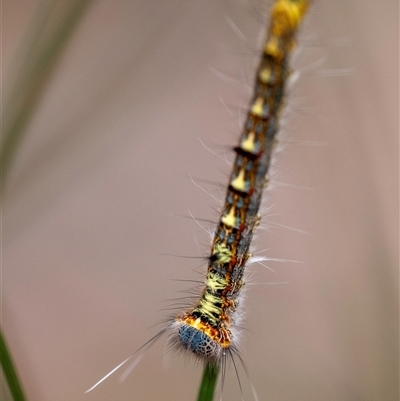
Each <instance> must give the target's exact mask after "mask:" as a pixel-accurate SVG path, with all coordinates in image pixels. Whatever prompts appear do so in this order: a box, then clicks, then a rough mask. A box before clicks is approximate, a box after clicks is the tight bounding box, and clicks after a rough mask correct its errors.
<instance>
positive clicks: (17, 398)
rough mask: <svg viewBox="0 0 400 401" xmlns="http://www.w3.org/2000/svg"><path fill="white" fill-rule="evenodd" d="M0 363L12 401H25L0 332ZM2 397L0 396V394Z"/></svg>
mask: <svg viewBox="0 0 400 401" xmlns="http://www.w3.org/2000/svg"><path fill="white" fill-rule="evenodd" d="M0 362H1V367H2V369H3V375H4V377H5V379H6V381H7V384H8V387H9V390H10V393H11V395H12V397H13V400H14V401H25V400H26V398H25V396H24V392H23V391H22V386H21V384H20V382H19V380H18V376H17V372H16V371H15V369H14V366H13V363H12V360H11V356H10V354H9V352H8V349H7V345H6V343H5V341H4V337H3V333H2V332H1V331H0ZM0 396H2V394H0Z"/></svg>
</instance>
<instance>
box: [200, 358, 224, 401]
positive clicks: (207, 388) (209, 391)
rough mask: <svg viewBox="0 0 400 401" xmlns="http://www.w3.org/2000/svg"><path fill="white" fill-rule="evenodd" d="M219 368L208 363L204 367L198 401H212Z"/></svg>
mask: <svg viewBox="0 0 400 401" xmlns="http://www.w3.org/2000/svg"><path fill="white" fill-rule="evenodd" d="M218 373H219V366H218V365H216V364H215V363H207V364H206V366H205V367H204V371H203V377H202V379H201V384H200V389H199V395H198V397H197V401H212V400H213V398H214V391H215V386H216V384H217V380H218Z"/></svg>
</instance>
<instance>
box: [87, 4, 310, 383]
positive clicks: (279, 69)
mask: <svg viewBox="0 0 400 401" xmlns="http://www.w3.org/2000/svg"><path fill="white" fill-rule="evenodd" d="M308 5H309V1H308V0H277V1H275V3H274V5H273V7H272V11H271V25H270V27H269V30H268V33H267V36H266V40H265V44H264V47H263V50H262V55H261V60H260V63H259V66H258V68H257V70H256V78H255V85H254V94H253V97H252V99H251V102H250V106H249V111H248V113H247V118H246V121H245V124H244V129H243V132H242V134H241V137H240V140H239V144H238V146H236V147H235V148H234V151H235V152H236V158H235V161H234V165H233V169H232V172H231V175H230V179H229V184H228V189H227V192H226V197H225V202H224V205H223V208H222V212H221V215H220V219H219V222H218V224H217V228H216V230H215V234H214V238H213V242H212V246H211V252H210V255H209V258H208V261H209V263H208V269H207V275H206V279H205V288H204V289H203V291H202V294H201V297H200V299H199V300H198V302H197V303H196V304H195V305H193V306H192V307H191V308H190V309H188V310H187V311H185V312H184V313H183V314H180V315H178V316H176V317H174V318H173V319H172V320H171V321H170V322H168V324H167V325H166V327H164V328H163V329H162V330H161V331H160V332H159V333H158V334H156V336H154V337H153V338H152V339H150V340H149V341H148V342H147V343H146V344H145V345H144V346H143V347H146V346H147V345H149V344H151V343H152V342H154V341H155V340H156V339H158V338H159V337H160V336H161V335H162V334H164V333H165V332H168V333H169V340H170V343H171V345H173V346H175V347H177V348H178V349H181V350H183V351H185V352H186V351H187V352H188V353H189V354H191V355H194V356H195V357H197V358H198V359H199V360H201V361H204V362H206V363H213V364H216V365H217V366H220V365H222V366H225V360H226V358H227V357H228V356H230V358H231V359H232V360H233V359H234V356H235V355H237V352H238V351H237V343H238V337H237V333H236V332H235V326H236V325H237V317H236V312H237V309H238V308H239V295H240V291H241V289H242V287H243V285H244V272H245V265H246V262H247V261H248V259H249V257H250V256H251V252H250V244H251V240H252V237H253V234H254V229H255V228H256V227H257V225H258V224H259V223H260V215H259V208H260V204H261V199H262V193H263V190H264V189H265V188H266V186H267V184H268V170H269V165H270V160H271V155H272V152H273V149H274V145H275V142H276V139H275V137H276V134H277V132H278V126H279V117H280V113H281V111H282V106H283V102H284V93H285V87H286V83H287V81H288V77H289V75H290V69H289V66H288V63H289V58H290V55H291V53H292V51H293V49H294V47H295V36H296V33H297V29H298V27H299V24H300V23H301V21H302V19H303V16H304V14H305V12H306V11H307V8H308ZM143 347H141V348H140V349H143ZM130 358H131V357H130ZM130 358H128V359H127V360H125V361H124V362H122V363H121V364H120V365H118V366H117V367H116V368H115V369H113V370H112V371H111V372H110V373H109V374H107V375H106V376H105V377H104V378H103V379H101V380H100V381H99V382H98V383H96V384H95V385H94V386H93V387H92V388H91V389H89V390H88V391H91V390H92V389H93V388H95V387H96V386H97V385H98V384H100V383H101V382H102V381H103V380H105V379H106V378H107V377H108V376H109V375H110V374H112V373H113V372H115V370H117V369H118V368H119V367H121V366H122V365H123V364H125V363H126V362H127V361H128V360H129V359H130Z"/></svg>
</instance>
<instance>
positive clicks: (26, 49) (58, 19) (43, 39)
mask: <svg viewBox="0 0 400 401" xmlns="http://www.w3.org/2000/svg"><path fill="white" fill-rule="evenodd" d="M91 1H92V0H69V1H62V2H52V1H50V2H49V1H47V0H43V1H42V3H41V5H40V7H39V8H38V10H37V12H36V14H35V16H34V18H33V21H32V23H31V26H30V27H29V28H28V29H27V32H26V34H25V35H26V37H25V42H24V43H23V44H22V45H23V47H22V49H21V50H22V53H20V54H19V57H18V59H17V60H16V63H14V65H12V67H13V68H12V69H10V71H8V76H7V84H8V85H10V87H9V88H8V89H9V90H8V92H9V94H8V96H7V98H6V99H5V107H4V110H3V113H2V114H3V116H2V117H3V122H2V149H1V156H2V159H1V166H2V168H1V179H2V182H3V183H4V181H5V178H6V176H7V174H8V172H9V169H10V165H11V163H12V160H13V159H14V157H15V153H16V151H17V149H18V146H19V144H20V143H21V139H22V137H23V133H24V129H25V127H26V125H27V124H28V122H29V120H30V118H31V117H32V115H33V112H34V110H35V108H36V106H37V105H38V102H39V100H40V98H41V95H42V94H43V92H44V89H45V87H46V84H47V83H48V81H49V78H50V77H51V73H52V71H53V70H54V67H55V65H56V62H57V60H58V58H59V56H60V54H61V53H62V50H63V49H64V48H65V45H66V44H67V43H68V39H69V38H70V37H71V34H72V32H73V31H74V28H75V27H76V26H77V23H78V21H79V20H80V18H81V16H82V15H83V13H84V11H85V10H86V8H87V6H88V5H89V4H90V3H91ZM15 64H17V65H15ZM11 71H12V72H13V73H14V71H15V74H14V75H13V76H12V77H10V73H11Z"/></svg>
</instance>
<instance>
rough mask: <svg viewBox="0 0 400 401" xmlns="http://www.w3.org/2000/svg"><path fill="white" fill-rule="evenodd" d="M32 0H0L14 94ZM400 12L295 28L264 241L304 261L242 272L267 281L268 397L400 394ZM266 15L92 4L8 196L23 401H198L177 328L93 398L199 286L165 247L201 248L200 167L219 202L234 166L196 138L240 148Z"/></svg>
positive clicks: (258, 312) (263, 294) (257, 378)
mask: <svg viewBox="0 0 400 401" xmlns="http://www.w3.org/2000/svg"><path fill="white" fill-rule="evenodd" d="M38 3H39V1H33V0H31V1H27V0H25V1H11V0H3V2H2V12H3V17H2V18H3V20H2V21H3V27H2V46H3V57H2V60H3V85H4V93H5V97H4V99H3V102H7V97H6V96H7V93H8V91H10V90H11V86H10V85H11V84H9V86H8V87H7V84H8V83H11V82H12V79H13V71H14V68H15V65H16V64H15V63H18V54H19V52H21V51H23V46H24V43H25V44H26V43H27V35H29V28H28V27H29V24H31V23H32V19H33V18H34V16H35V12H36V13H37V11H36V10H37V7H38ZM398 7H399V5H398V2H397V1H396V0H384V1H380V2H373V1H370V2H366V1H363V0H355V1H351V2H348V1H344V0H341V1H327V0H319V1H315V2H314V4H313V6H312V9H311V13H310V16H309V18H308V19H307V21H306V24H305V25H304V26H303V29H302V35H301V38H300V50H299V52H298V54H297V56H296V58H295V65H296V67H297V68H298V70H299V71H302V72H303V75H302V76H301V77H300V78H299V80H298V81H297V83H296V85H295V86H294V87H293V90H292V91H291V93H290V96H289V100H288V103H289V105H288V111H287V113H285V118H284V121H283V123H282V132H281V133H280V139H281V145H282V146H281V147H280V150H281V151H280V152H278V154H277V156H276V157H275V159H274V175H273V179H272V184H273V185H271V186H270V190H268V192H267V194H266V201H265V202H264V206H265V210H264V216H263V227H265V228H267V229H266V230H259V231H258V235H257V238H256V241H255V251H257V250H258V251H263V250H264V251H263V252H261V254H262V255H265V256H267V257H271V258H281V259H288V260H296V261H300V262H301V263H294V262H285V263H278V262H267V264H268V266H270V267H271V268H273V269H274V270H275V271H276V274H274V273H272V272H271V271H269V270H266V269H264V268H263V267H261V266H258V267H256V266H253V267H251V268H250V269H249V270H250V272H251V275H252V277H251V280H250V282H252V283H253V284H256V283H257V282H258V283H264V284H260V285H251V286H250V285H249V286H248V288H247V296H246V298H247V300H246V325H247V328H248V330H245V331H244V333H243V340H242V355H243V358H244V360H245V361H246V363H247V364H248V370H249V376H250V379H251V381H252V383H253V384H254V386H255V388H256V390H257V392H258V394H259V398H260V400H269V401H275V400H276V401H278V400H279V401H289V400H307V401H311V400H315V401H317V400H335V401H339V400H340V401H350V400H351V401H355V400H365V401H367V400H368V401H377V400H390V401H392V400H393V401H394V400H398V380H399V370H398V356H399V354H398V351H399V349H398V343H399V337H398V327H399V315H398V251H399V237H398V228H399V227H398V225H399V223H398V222H399V214H398V211H399V209H398V195H399V191H398V189H399V187H398V169H399V160H398V145H399V143H398V140H399V137H398V128H399V127H398V117H399V115H398V106H399V103H398V95H399V81H398V71H399V69H398V51H399V46H398V45H399V43H398V28H399V26H398V15H399V13H398ZM268 9H269V8H268V4H262V3H261V2H256V1H255V2H252V3H250V4H249V3H247V2H245V1H239V0H238V1H236V0H224V1H222V0H220V1H194V0H191V1H182V0H181V1H179V0H170V1H163V2H161V1H157V0H150V1H149V0H135V1H123V0H121V1H118V2H115V1H110V0H102V1H97V2H93V3H92V4H91V5H90V6H89V7H88V9H87V11H86V13H85V14H84V15H83V18H82V19H81V21H80V23H79V25H78V26H77V28H76V30H75V32H74V33H73V35H72V37H71V40H70V41H69V43H68V45H67V46H66V49H65V51H64V53H63V54H62V56H61V57H60V59H59V60H58V63H57V66H56V68H55V70H54V73H53V74H52V76H51V80H50V82H49V85H48V87H47V88H46V91H45V93H44V96H43V97H42V98H41V100H40V102H39V104H38V105H37V109H36V112H35V114H34V116H33V118H32V119H31V120H30V122H29V124H28V126H27V130H26V133H25V137H24V139H23V141H22V143H21V146H20V148H19V150H18V153H17V155H16V159H15V160H14V163H13V164H12V166H11V169H10V174H9V176H8V178H7V182H6V184H5V186H4V193H3V202H2V217H3V223H2V235H3V243H2V327H3V330H4V333H5V336H6V338H7V340H8V343H9V346H10V349H11V352H12V354H13V357H14V359H15V362H16V365H17V368H18V371H19V374H20V377H21V379H22V382H23V385H24V388H25V391H26V394H27V396H28V399H29V400H30V401H54V400H59V401H64V400H65V401H67V400H68V401H69V400H75V401H78V400H82V401H91V400H109V399H113V400H115V401H117V400H145V399H146V400H156V399H157V400H194V399H195V397H196V393H197V387H198V383H199V381H200V375H201V367H200V366H198V365H196V364H194V363H192V361H188V360H185V359H184V358H175V354H168V355H167V356H164V354H165V348H164V347H165V343H166V341H165V338H163V339H162V340H161V341H159V342H158V343H157V344H156V345H155V346H154V347H153V348H151V349H150V350H149V351H148V352H147V353H146V355H145V357H144V359H143V361H142V362H141V364H140V365H139V366H138V367H137V368H136V369H135V370H134V371H133V372H132V374H131V375H130V376H129V377H128V379H127V380H126V381H125V382H124V383H123V384H121V385H120V384H119V383H118V374H116V375H114V376H112V377H111V378H110V379H108V380H107V381H106V382H105V383H103V384H102V385H101V386H99V387H98V388H96V389H95V390H94V391H93V392H91V393H89V394H87V395H84V391H85V390H87V389H88V388H89V387H90V386H91V385H92V384H94V383H95V382H96V381H97V380H98V379H100V378H101V377H102V376H103V375H104V374H105V373H107V372H108V371H109V370H111V369H112V368H113V367H114V366H116V365H117V364H118V363H120V362H121V361H122V360H123V359H125V358H126V357H127V356H129V355H130V354H131V353H132V352H133V351H134V350H135V349H137V348H138V347H139V346H141V345H142V344H143V343H144V342H145V341H146V340H147V339H149V338H150V337H151V336H152V335H154V334H155V333H156V332H157V330H158V329H159V327H161V326H156V327H155V326H153V325H154V324H156V323H159V322H162V321H163V319H164V318H165V317H166V316H169V312H165V311H160V310H161V309H163V308H165V307H167V306H168V305H169V303H168V300H169V299H171V298H175V297H179V296H185V294H184V293H183V294H182V293H180V292H179V291H184V290H186V289H187V288H188V286H190V283H184V282H177V281H173V280H172V279H187V280H190V279H197V278H199V277H201V276H199V274H198V273H197V272H199V271H202V269H205V266H203V265H202V262H201V260H197V259H184V258H179V257H174V256H167V255H165V254H167V253H168V254H173V255H182V256H204V255H206V254H207V252H208V246H209V243H210V238H209V237H208V236H207V234H206V233H205V232H204V231H203V230H202V229H201V228H200V227H199V226H198V225H197V224H196V223H195V222H194V221H193V220H191V219H186V218H182V217H181V216H183V215H186V216H187V215H189V213H188V210H190V212H191V213H192V214H193V215H194V216H196V217H199V218H208V219H212V220H213V221H216V219H217V217H218V212H217V211H218V210H219V207H220V206H219V204H218V203H217V202H216V201H215V200H214V199H213V198H212V197H210V196H209V195H207V194H206V193H205V192H203V191H201V190H200V189H199V188H198V187H196V186H195V185H193V183H192V181H191V179H190V176H189V174H190V175H191V176H193V177H194V178H197V179H198V181H197V182H198V184H199V185H201V186H202V187H203V188H204V189H205V190H206V191H208V190H210V191H211V192H212V194H213V195H215V196H216V197H217V198H218V199H222V198H223V196H222V194H221V193H220V192H219V191H218V189H217V190H216V189H215V187H210V186H208V184H207V183H204V182H201V181H199V179H200V180H210V181H217V182H218V183H221V184H223V185H225V183H226V181H227V176H228V174H229V171H230V166H229V164H227V163H224V161H222V160H221V159H219V158H218V157H216V156H215V154H213V153H211V152H209V151H208V150H207V149H205V147H203V145H202V144H201V143H200V141H199V139H201V141H203V143H204V144H205V145H206V146H207V147H209V148H210V149H211V150H212V151H213V152H214V153H216V154H218V155H219V156H221V157H222V158H225V157H226V158H227V160H228V161H231V160H232V154H231V153H229V147H230V146H233V145H235V144H236V141H237V138H238V135H239V133H240V124H241V121H242V115H243V113H241V111H243V110H245V108H246V106H247V102H248V99H249V93H250V84H251V80H252V76H253V71H254V66H255V65H256V59H257V50H253V49H252V46H253V47H254V49H258V48H259V44H260V40H259V39H260V38H261V37H262V36H263V35H264V33H263V32H264V30H265V29H264V27H263V26H262V23H261V22H260V21H259V18H260V15H266V14H267V10H268ZM226 17H228V18H230V19H231V20H232V21H233V22H234V23H235V24H236V25H237V27H238V28H239V29H240V30H241V31H242V32H243V35H244V37H245V38H246V40H247V41H248V43H246V42H244V41H243V40H241V39H240V38H239V37H238V35H236V34H235V33H234V31H233V30H232V28H231V27H230V26H229V24H228V22H227V18H226ZM261 35H262V36H261ZM21 49H22V50H21ZM209 67H211V68H212V69H215V70H217V71H218V72H220V73H221V74H223V75H226V76H227V77H229V78H232V79H233V80H235V81H237V84H233V83H230V82H227V81H226V80H224V79H221V77H219V76H217V75H216V74H215V73H213V72H211V71H210V68H209ZM221 99H222V101H223V102H224V103H225V104H226V107H225V106H224V105H223V103H222V102H221ZM205 225H206V228H209V227H208V225H207V224H206V223H205ZM210 227H212V226H210ZM304 232H306V233H304ZM276 282H285V283H286V284H281V285H278V284H273V285H267V284H265V283H276ZM241 379H242V384H243V387H244V393H245V399H246V400H250V399H251V396H250V390H249V384H248V381H247V378H246V375H245V374H244V373H243V372H242V374H241ZM226 380H227V383H226V389H225V393H224V399H226V400H240V399H241V397H240V392H239V389H238V385H237V380H236V378H235V374H234V370H233V369H232V368H231V369H230V373H229V375H228V377H227V379H226Z"/></svg>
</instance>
